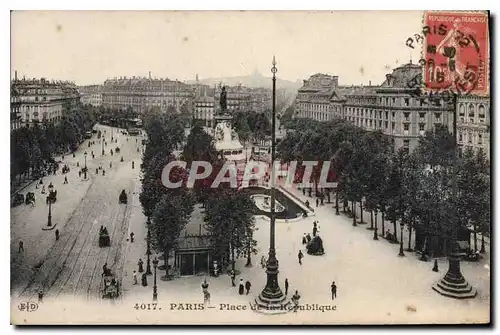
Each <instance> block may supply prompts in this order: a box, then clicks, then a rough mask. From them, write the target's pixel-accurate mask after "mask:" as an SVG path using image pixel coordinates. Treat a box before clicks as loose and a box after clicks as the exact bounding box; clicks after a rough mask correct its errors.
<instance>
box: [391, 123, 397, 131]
mask: <svg viewBox="0 0 500 335" xmlns="http://www.w3.org/2000/svg"><path fill="white" fill-rule="evenodd" d="M395 128H396V123H395V122H391V129H392V132H394V130H395Z"/></svg>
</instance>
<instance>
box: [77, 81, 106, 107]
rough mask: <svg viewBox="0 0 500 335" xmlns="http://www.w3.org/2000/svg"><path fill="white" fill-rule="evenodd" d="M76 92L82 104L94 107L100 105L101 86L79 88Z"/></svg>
mask: <svg viewBox="0 0 500 335" xmlns="http://www.w3.org/2000/svg"><path fill="white" fill-rule="evenodd" d="M78 92H79V93H80V101H81V102H82V104H84V105H92V106H94V107H99V106H101V105H102V85H89V86H80V87H78Z"/></svg>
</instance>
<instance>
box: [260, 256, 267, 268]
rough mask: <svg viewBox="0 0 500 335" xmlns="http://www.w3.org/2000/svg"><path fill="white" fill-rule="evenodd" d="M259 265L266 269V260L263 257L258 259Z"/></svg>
mask: <svg viewBox="0 0 500 335" xmlns="http://www.w3.org/2000/svg"><path fill="white" fill-rule="evenodd" d="M260 265H261V266H262V268H265V267H266V258H265V257H264V255H262V257H261V258H260Z"/></svg>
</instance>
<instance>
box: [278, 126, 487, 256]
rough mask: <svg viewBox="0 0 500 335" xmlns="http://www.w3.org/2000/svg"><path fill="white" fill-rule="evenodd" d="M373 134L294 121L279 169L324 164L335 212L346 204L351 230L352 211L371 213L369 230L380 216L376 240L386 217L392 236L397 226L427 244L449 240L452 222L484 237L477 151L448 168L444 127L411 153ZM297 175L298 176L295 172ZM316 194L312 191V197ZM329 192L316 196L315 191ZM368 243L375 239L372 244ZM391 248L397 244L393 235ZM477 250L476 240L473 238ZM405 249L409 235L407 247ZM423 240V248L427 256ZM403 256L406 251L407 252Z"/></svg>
mask: <svg viewBox="0 0 500 335" xmlns="http://www.w3.org/2000/svg"><path fill="white" fill-rule="evenodd" d="M393 148H394V143H393V142H392V141H391V139H390V138H389V137H388V136H386V135H384V134H383V133H382V132H379V131H365V130H363V129H361V128H359V127H355V126H353V125H352V124H350V123H349V122H346V121H343V120H335V121H331V122H316V121H312V120H299V121H295V122H294V125H293V129H292V131H290V132H288V133H287V136H286V137H285V138H284V139H283V140H282V142H281V143H280V145H279V147H278V152H279V155H280V158H281V160H282V161H283V162H290V161H294V160H295V161H298V162H299V163H300V162H302V161H310V160H317V161H330V162H331V165H330V167H331V169H332V170H333V172H334V173H332V175H334V176H336V180H337V182H338V187H337V189H336V192H337V195H338V196H337V197H336V207H337V211H338V207H339V199H341V201H342V200H343V201H342V202H343V207H344V210H347V211H348V209H347V207H348V202H351V210H350V212H351V213H352V217H353V225H356V216H355V215H354V213H355V206H356V205H357V204H359V207H360V210H361V218H360V219H361V221H363V209H364V210H367V211H369V212H370V213H371V225H372V227H373V224H374V222H373V218H375V227H373V228H374V229H375V230H377V229H378V228H377V222H376V220H377V215H376V214H377V213H382V218H383V219H382V235H384V234H385V227H384V222H385V219H386V218H387V219H388V220H390V221H391V222H392V223H393V226H394V232H396V224H397V222H400V223H403V224H404V225H406V227H407V228H408V229H409V231H410V234H411V233H412V231H413V230H417V232H421V233H423V234H424V235H426V236H429V237H439V238H442V239H449V238H450V237H451V232H452V230H451V229H452V227H453V223H454V222H455V220H458V221H457V222H458V224H459V229H470V228H471V227H472V231H473V233H474V235H475V237H476V234H477V233H478V232H481V233H483V236H484V234H486V235H487V234H489V230H490V174H489V163H488V161H487V159H486V157H485V155H484V153H483V152H481V151H479V152H478V153H474V152H473V151H472V150H470V149H469V150H464V151H463V152H462V154H461V155H459V157H458V158H457V160H458V161H457V168H456V171H455V169H454V165H453V156H454V155H453V150H454V149H453V148H454V139H453V136H452V134H450V132H449V131H448V129H447V128H446V127H445V126H437V127H436V128H435V129H434V130H433V131H429V132H427V133H426V134H425V136H422V137H421V138H420V139H419V143H418V146H417V147H416V148H415V150H413V151H412V152H411V153H409V152H408V150H407V149H405V148H401V149H400V150H398V151H396V152H394V150H393ZM298 171H299V172H298V174H299V176H298V177H301V176H300V169H299V170H298ZM320 171H321V164H320V165H318V167H316V168H315V169H314V170H313V174H312V175H311V180H310V182H312V183H315V184H316V185H317V184H318V181H319V175H320ZM455 173H456V176H457V178H456V190H457V192H456V200H455V201H454V199H453V196H452V195H453V192H452V191H453V176H454V174H455ZM317 191H318V190H317ZM325 191H326V192H327V193H328V194H329V192H330V191H332V190H328V189H327V190H322V191H318V192H320V193H321V192H323V193H324V192H325ZM375 236H376V232H375V235H374V238H375ZM395 238H396V241H397V237H396V236H395ZM474 240H475V243H474V248H475V250H477V238H475V239H474ZM409 243H411V235H410V242H409ZM431 244H432V243H431V241H427V242H425V241H424V245H425V248H426V250H427V251H429V252H430V253H432V252H433V251H434V250H432V248H433V246H432V245H431ZM409 249H411V245H409Z"/></svg>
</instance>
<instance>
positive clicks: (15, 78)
mask: <svg viewBox="0 0 500 335" xmlns="http://www.w3.org/2000/svg"><path fill="white" fill-rule="evenodd" d="M14 80H15V81H17V70H16V71H14Z"/></svg>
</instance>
